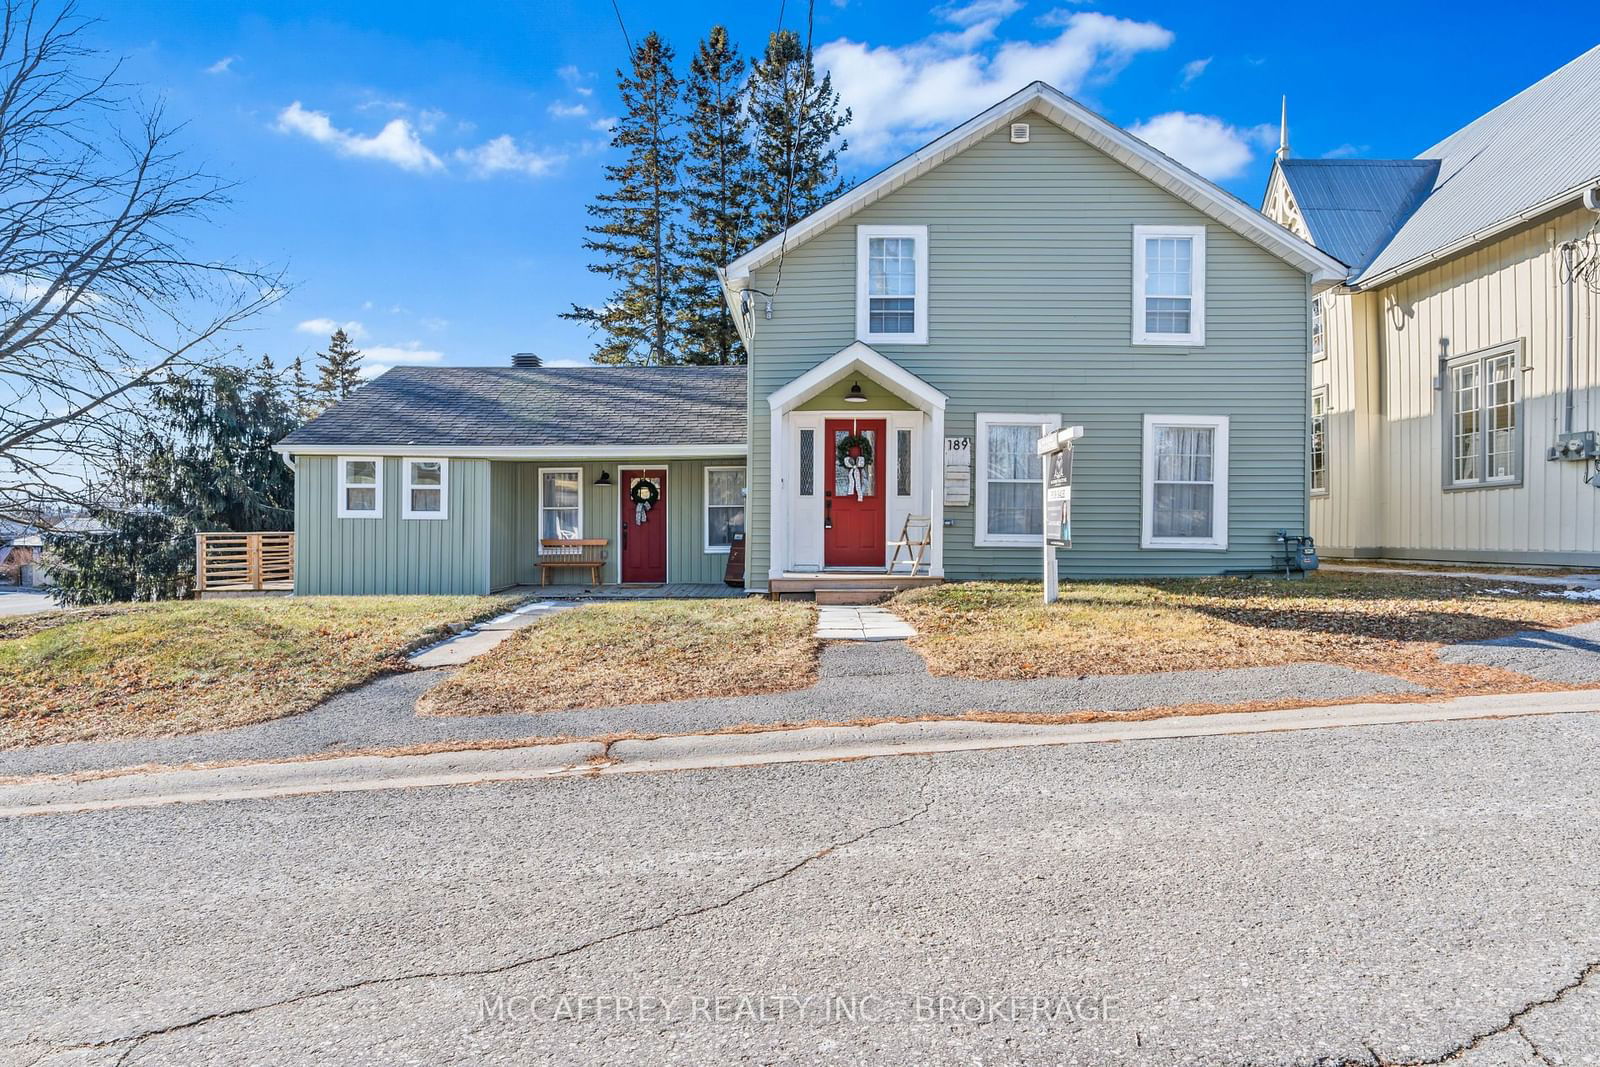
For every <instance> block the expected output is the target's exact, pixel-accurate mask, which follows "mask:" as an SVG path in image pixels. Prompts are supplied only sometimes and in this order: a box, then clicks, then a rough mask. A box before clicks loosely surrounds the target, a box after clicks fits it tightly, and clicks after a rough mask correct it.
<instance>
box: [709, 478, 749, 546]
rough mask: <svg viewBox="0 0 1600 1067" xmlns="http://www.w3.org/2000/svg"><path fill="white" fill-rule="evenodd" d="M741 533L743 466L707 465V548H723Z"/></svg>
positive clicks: (730, 544)
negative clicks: (735, 535)
mask: <svg viewBox="0 0 1600 1067" xmlns="http://www.w3.org/2000/svg"><path fill="white" fill-rule="evenodd" d="M742 533H744V468H743V467H707V468H706V551H707V552H726V551H728V550H729V549H730V548H731V547H732V546H733V537H734V534H742Z"/></svg>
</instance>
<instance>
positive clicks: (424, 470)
mask: <svg viewBox="0 0 1600 1067" xmlns="http://www.w3.org/2000/svg"><path fill="white" fill-rule="evenodd" d="M401 470H402V471H403V472H404V474H405V485H404V487H403V491H402V493H401V496H400V505H401V506H400V515H401V517H402V518H406V519H445V518H449V510H448V507H447V502H448V494H449V490H450V484H449V482H450V466H449V460H444V459H405V460H402V461H401Z"/></svg>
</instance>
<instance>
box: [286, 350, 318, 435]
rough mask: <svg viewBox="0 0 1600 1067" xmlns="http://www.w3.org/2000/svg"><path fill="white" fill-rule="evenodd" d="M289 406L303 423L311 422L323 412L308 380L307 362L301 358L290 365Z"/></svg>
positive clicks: (295, 358) (297, 357)
mask: <svg viewBox="0 0 1600 1067" xmlns="http://www.w3.org/2000/svg"><path fill="white" fill-rule="evenodd" d="M289 404H290V406H291V407H293V408H294V413H295V417H296V418H298V419H299V420H300V421H301V422H309V421H310V420H312V419H314V418H316V417H317V416H318V415H319V414H321V412H322V406H321V405H320V404H318V403H317V394H316V390H315V389H314V388H312V385H311V382H310V381H309V380H307V378H306V365H305V361H304V360H302V359H301V358H300V357H299V356H296V357H294V362H293V363H291V364H289Z"/></svg>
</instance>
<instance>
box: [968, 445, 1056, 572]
mask: <svg viewBox="0 0 1600 1067" xmlns="http://www.w3.org/2000/svg"><path fill="white" fill-rule="evenodd" d="M1060 425H1061V417H1060V416H1059V415H988V414H980V415H979V416H978V418H977V431H978V432H977V434H976V444H977V448H976V451H977V455H976V456H974V457H973V459H974V468H973V477H974V478H975V479H977V484H976V486H975V488H976V489H977V496H978V499H977V501H976V505H977V515H976V516H975V518H976V521H977V530H976V536H975V543H977V544H979V545H1037V544H1039V543H1040V539H1041V537H1042V536H1043V534H1044V500H1043V497H1044V486H1043V482H1044V463H1043V461H1042V460H1041V459H1040V458H1039V438H1040V437H1041V436H1043V435H1044V433H1045V432H1046V431H1047V430H1054V429H1058V428H1059V427H1060Z"/></svg>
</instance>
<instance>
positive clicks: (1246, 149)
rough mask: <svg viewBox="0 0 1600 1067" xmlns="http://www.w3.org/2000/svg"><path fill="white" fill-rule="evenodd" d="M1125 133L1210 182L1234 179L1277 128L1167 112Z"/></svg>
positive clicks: (1272, 136) (1274, 133)
mask: <svg viewBox="0 0 1600 1067" xmlns="http://www.w3.org/2000/svg"><path fill="white" fill-rule="evenodd" d="M1128 132H1129V133H1131V134H1133V135H1134V136H1135V137H1138V138H1140V139H1142V140H1145V141H1148V142H1149V143H1150V144H1152V145H1155V146H1156V147H1157V148H1159V149H1161V151H1163V152H1165V153H1166V154H1167V155H1169V156H1171V157H1172V158H1173V159H1176V160H1177V161H1178V162H1179V163H1182V164H1183V165H1184V166H1186V167H1188V168H1189V169H1190V170H1195V171H1199V172H1200V173H1201V174H1204V175H1205V176H1206V177H1207V178H1210V179H1212V180H1213V181H1221V180H1224V179H1227V178H1236V177H1238V176H1239V175H1240V174H1242V173H1244V171H1245V168H1247V167H1248V166H1250V163H1251V161H1252V160H1254V159H1255V150H1254V149H1255V147H1256V146H1266V145H1271V144H1273V143H1274V138H1276V136H1277V127H1275V126H1273V125H1271V124H1270V123H1269V124H1265V125H1261V126H1247V127H1239V126H1230V125H1228V124H1227V123H1226V122H1223V121H1222V120H1221V119H1219V118H1217V117H1216V116H1215V115H1192V114H1189V113H1188V112H1185V111H1169V112H1167V113H1166V114H1164V115H1157V116H1155V117H1154V118H1151V119H1148V120H1146V121H1144V122H1140V123H1135V124H1134V125H1133V126H1130V127H1129V128H1128Z"/></svg>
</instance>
